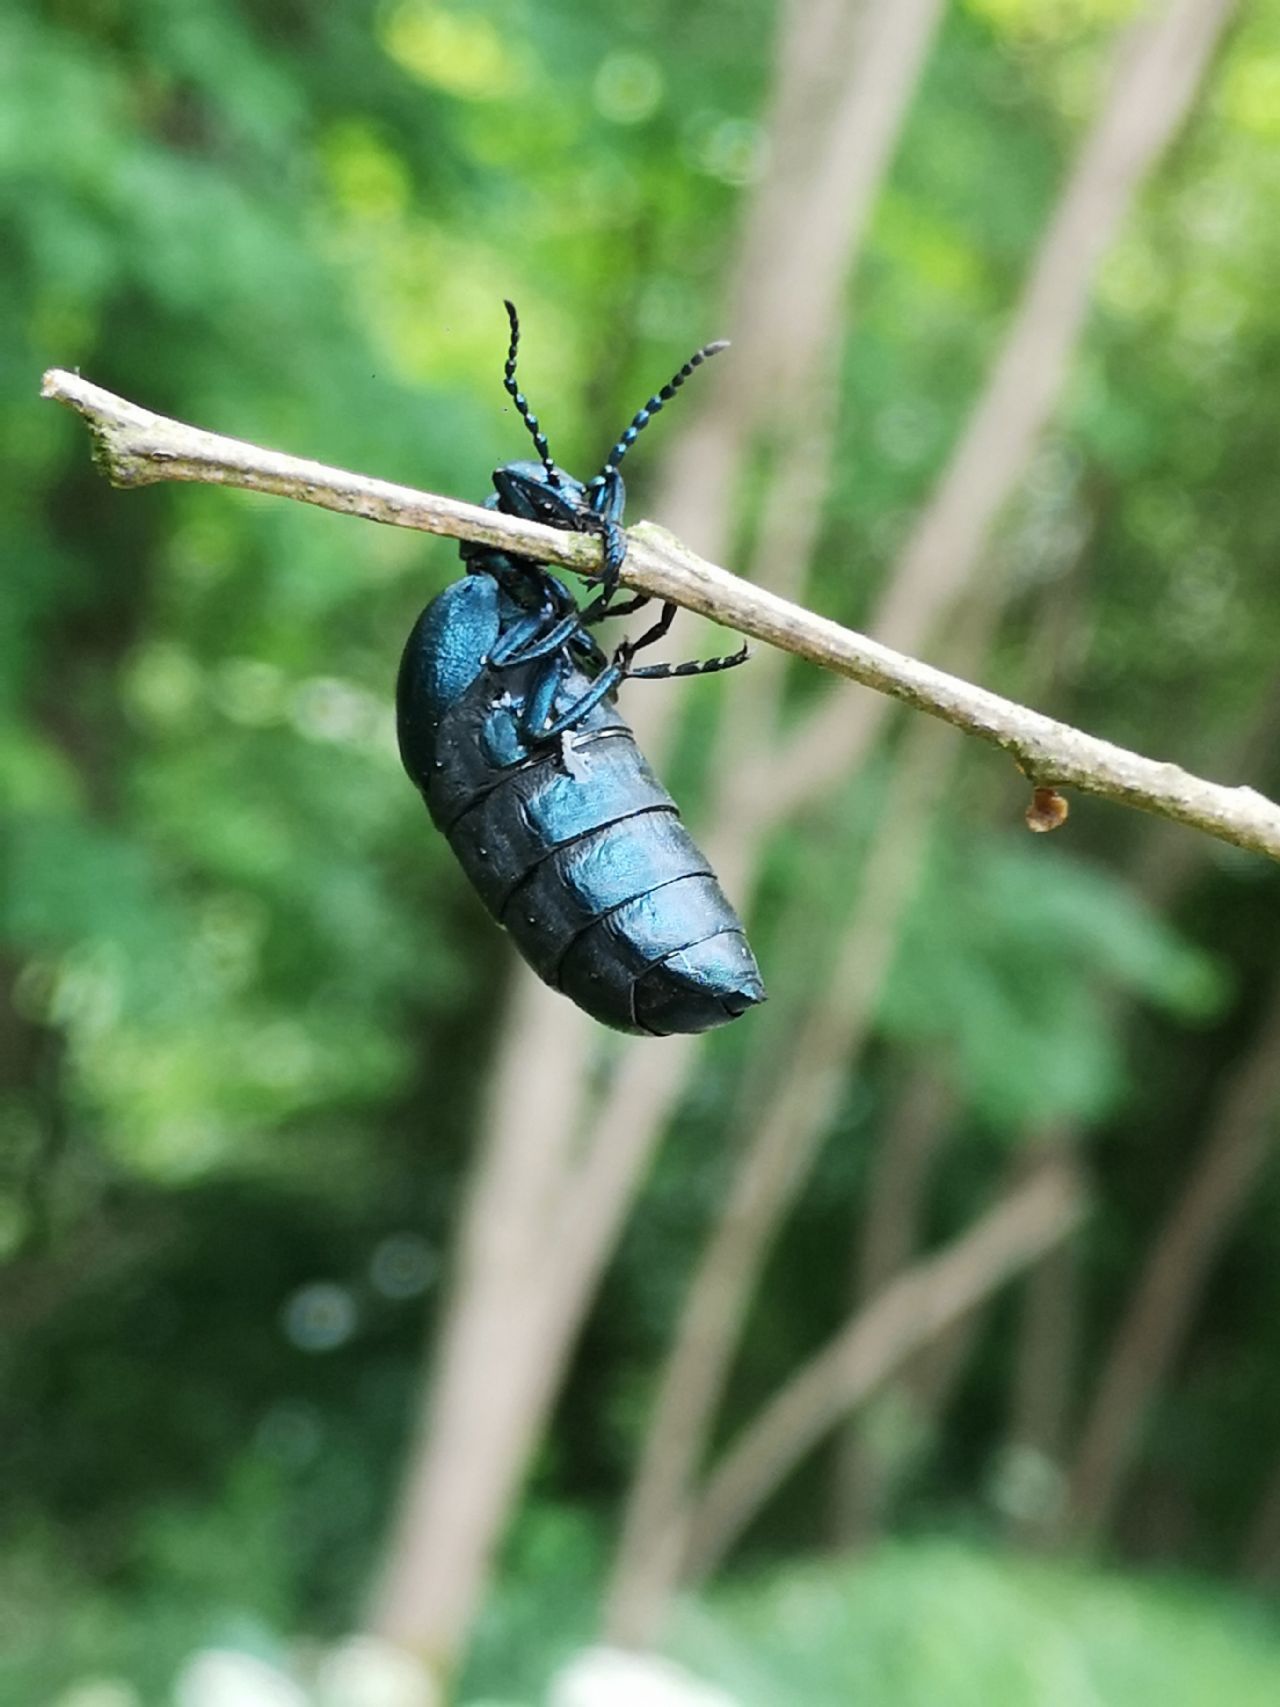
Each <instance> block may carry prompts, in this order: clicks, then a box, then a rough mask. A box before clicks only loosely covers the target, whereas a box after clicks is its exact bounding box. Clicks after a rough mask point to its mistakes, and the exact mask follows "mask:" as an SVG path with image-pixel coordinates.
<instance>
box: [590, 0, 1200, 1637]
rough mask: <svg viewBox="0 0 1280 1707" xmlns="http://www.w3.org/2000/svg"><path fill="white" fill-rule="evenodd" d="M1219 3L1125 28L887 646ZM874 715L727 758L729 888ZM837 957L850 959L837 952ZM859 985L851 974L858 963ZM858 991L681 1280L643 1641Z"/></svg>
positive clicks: (939, 579) (1041, 406)
mask: <svg viewBox="0 0 1280 1707" xmlns="http://www.w3.org/2000/svg"><path fill="white" fill-rule="evenodd" d="M1229 10H1230V5H1229V4H1228V3H1227V0H1218V3H1217V4H1215V5H1213V6H1211V7H1209V8H1204V7H1197V8H1193V7H1189V6H1188V5H1187V4H1186V3H1185V0H1178V3H1175V4H1173V5H1171V6H1170V7H1168V8H1167V9H1166V10H1165V11H1164V12H1162V13H1161V14H1160V15H1159V16H1158V17H1157V18H1156V19H1154V20H1153V21H1152V22H1150V23H1145V24H1143V25H1141V26H1140V27H1138V28H1137V29H1136V30H1134V31H1132V32H1130V34H1129V35H1128V36H1127V37H1126V39H1125V41H1124V43H1123V46H1122V49H1121V52H1120V55H1119V64H1118V67H1117V71H1116V75H1115V78H1114V81H1113V87H1112V90H1111V93H1110V96H1109V98H1108V101H1107V102H1106V104H1105V106H1104V110H1103V112H1102V114H1101V116H1100V118H1099V120H1098V122H1097V123H1096V125H1095V127H1094V130H1093V131H1092V133H1091V135H1090V137H1089V138H1088V139H1087V141H1086V143H1085V145H1084V148H1083V150H1082V153H1081V157H1080V161H1079V164H1078V166H1077V169H1076V171H1075V173H1074V174H1073V176H1072V179H1071V181H1070V183H1069V184H1068V186H1067V189H1066V191H1065V193H1064V196H1063V199H1062V202H1061V203H1060V205H1059V209H1058V211H1057V212H1056V213H1055V215H1054V217H1053V219H1052V221H1051V223H1050V227H1049V230H1048V232H1047V234H1046V238H1045V240H1044V243H1043V245H1042V247H1041V251H1040V254H1039V256H1038V257H1037V260H1036V262H1035V265H1034V266H1033V269H1032V273H1031V277H1030V280H1029V283H1028V286H1027V290H1026V293H1025V295H1024V298H1023V302H1022V305H1021V307H1020V309H1019V311H1018V313H1017V315H1016V316H1015V319H1014V322H1013V325H1012V328H1011V331H1010V334H1009V337H1008V339H1007V341H1006V344H1005V347H1004V349H1003V350H1002V352H1001V355H1000V358H999V360H998V361H997V363H996V366H995V368H994V370H993V373H992V377H991V380H990V381H989V383H988V386H987V388H986V390H985V392H984V394H983V396H982V398H981V400H980V402H979V404H978V406H977V408H976V410H975V412H974V415H973V417H972V419H971V422H970V425H969V428H968V429H967V431H966V433H965V434H964V436H963V437H962V440H961V442H960V444H959V446H958V447H957V450H956V452H955V454H954V456H953V458H952V461H951V463H950V465H949V467H948V469H947V471H946V473H945V474H944V476H943V479H942V482H941V484H940V486H939V489H938V491H937V493H936V495H935V497H934V499H933V500H932V501H931V503H930V505H929V506H928V508H927V510H926V512H925V515H924V516H923V518H922V520H921V523H920V524H919V526H918V527H917V529H916V530H915V533H914V534H913V536H912V538H911V540H910V541H909V543H908V546H907V548H906V551H905V553H904V556H903V558H902V560H901V562H900V564H899V566H898V568H897V570H896V572H895V573H894V575H893V576H892V578H891V580H890V583H889V586H888V589H887V592H886V594H885V596H884V598H883V599H882V600H881V605H880V609H879V612H878V613H877V617H876V619H875V621H874V623H873V624H872V627H873V629H874V631H875V632H876V633H877V634H878V635H880V636H881V637H882V638H884V639H886V640H887V641H889V642H890V643H891V644H893V645H896V646H900V647H903V648H905V649H907V650H917V649H919V647H920V645H921V642H922V640H923V639H924V638H925V637H926V636H927V635H928V633H929V632H930V630H931V629H932V627H933V625H934V624H935V622H936V621H937V620H938V619H939V618H940V616H941V615H942V614H943V613H944V611H945V610H946V609H947V608H949V607H950V606H951V605H952V604H953V603H954V601H955V600H956V598H957V595H958V593H959V592H960V590H961V589H962V588H963V586H964V585H965V583H966V581H967V580H968V579H969V578H970V577H972V576H973V575H974V574H975V573H976V570H977V568H978V560H979V554H980V552H981V549H982V547H983V544H984V542H985V539H986V534H987V531H988V529H989V527H990V525H991V524H992V522H993V521H994V520H995V518H996V516H997V515H998V513H999V511H1000V509H1001V508H1002V507H1003V505H1004V503H1005V502H1006V500H1007V499H1008V497H1009V496H1010V495H1011V493H1012V491H1013V489H1014V487H1015V486H1016V484H1017V481H1018V479H1019V477H1020V475H1021V472H1022V470H1023V468H1024V467H1025V465H1026V462H1027V460H1028V459H1029V457H1030V455H1031V452H1032V450H1033V448H1034V445H1035V443H1036V441H1037V438H1038V435H1039V433H1040V431H1041V429H1042V428H1043V426H1044V424H1045V421H1046V420H1047V417H1048V414H1049V411H1050V408H1051V406H1052V403H1053V401H1054V400H1055V397H1056V392H1057V389H1058V387H1059V385H1060V383H1061V379H1062V376H1063V374H1064V372H1065V366H1066V360H1067V355H1068V352H1069V350H1070V347H1071V345H1072V343H1073V342H1074V339H1075V336H1076V334H1077V332H1078V330H1079V327H1080V324H1081V322H1082V320H1083V317H1084V312H1085V307H1086V304H1087V299H1088V291H1089V286H1090V284H1091V281H1092V276H1093V272H1094V270H1095V268H1096V265H1097V262H1098V260H1099V259H1100V257H1101V255H1102V253H1103V251H1104V249H1105V247H1106V245H1107V244H1108V243H1109V241H1110V240H1111V238H1112V236H1113V235H1114V233H1115V231H1116V228H1117V227H1118V225H1119V223H1120V220H1121V218H1122V217H1123V214H1124V213H1125V211H1126V210H1127V208H1128V206H1129V203H1130V201H1131V198H1132V196H1133V195H1134V193H1135V192H1136V190H1137V187H1138V185H1139V184H1140V183H1141V181H1142V178H1143V177H1144V175H1145V173H1146V172H1147V171H1148V170H1149V168H1150V167H1151V165H1152V164H1153V162H1154V160H1155V159H1156V157H1157V156H1158V154H1159V152H1160V150H1161V149H1162V147H1163V146H1164V144H1165V143H1166V142H1167V141H1168V139H1169V137H1170V135H1171V134H1172V133H1173V131H1174V129H1175V128H1176V126H1177V124H1178V123H1179V122H1180V120H1181V119H1182V117H1183V116H1184V115H1185V112H1186V109H1187V106H1188V105H1189V102H1190V100H1191V97H1192V95H1193V93H1194V90H1195V88H1196V86H1197V83H1198V79H1199V75H1200V73H1201V71H1202V70H1203V68H1204V65H1205V63H1206V61H1207V59H1208V56H1209V53H1210V51H1211V48H1212V46H1213V43H1214V41H1215V40H1216V37H1217V33H1218V31H1219V30H1220V29H1221V27H1222V25H1223V23H1224V22H1225V19H1226V16H1227V15H1228V12H1229ZM1208 14H1211V15H1212V16H1211V18H1210V17H1209V16H1208ZM1207 26H1208V27H1207ZM885 715H886V711H885V708H884V707H883V706H882V705H878V704H874V703H871V700H870V696H868V695H865V694H862V695H858V694H856V693H855V694H854V695H853V696H848V695H846V694H844V693H843V692H842V691H840V690H833V691H832V692H831V693H829V694H828V695H827V696H826V704H825V705H824V706H823V707H821V708H820V709H819V711H818V712H816V713H812V714H810V716H809V717H808V719H807V720H806V722H805V724H803V725H802V726H801V728H800V730H799V732H798V733H797V734H795V735H793V736H791V737H790V738H789V739H788V740H787V742H786V743H785V745H784V747H783V749H782V751H781V753H780V754H777V755H775V754H773V753H769V752H766V754H765V755H764V756H763V757H761V758H759V759H758V760H756V761H755V762H754V763H750V762H748V763H744V764H742V765H741V766H737V767H734V768H733V769H732V771H731V772H730V773H728V774H731V775H732V776H733V777H734V779H735V781H734V783H733V784H731V786H730V791H729V792H728V793H726V795H725V797H724V798H723V799H722V800H721V801H720V802H719V809H718V811H717V813H716V817H715V826H716V832H715V836H714V839H713V841H712V844H711V845H712V848H713V849H714V857H715V859H716V861H717V863H718V865H719V866H720V869H721V870H722V872H723V873H724V874H725V875H726V876H727V877H728V878H729V880H730V882H731V883H732V881H733V878H734V877H735V876H736V875H737V873H738V872H741V873H742V881H741V883H740V884H738V885H737V887H739V888H744V887H745V886H746V881H747V871H748V869H749V865H750V864H753V863H754V860H755V858H756V855H757V852H758V849H759V846H760V842H761V839H762V836H763V832H764V829H765V828H766V827H767V824H768V823H770V822H772V821H773V818H774V815H775V814H778V813H780V812H782V811H791V810H795V809H797V808H798V807H799V806H801V805H802V804H804V803H805V802H807V801H808V800H810V799H812V798H813V797H814V796H815V795H821V794H822V793H823V792H824V791H826V790H827V789H828V788H830V787H831V786H834V785H835V784H836V783H837V782H838V780H839V779H840V778H841V777H842V776H843V775H844V774H845V772H846V771H847V770H848V769H849V768H851V767H852V766H853V765H855V764H856V763H857V762H858V760H859V759H860V758H861V757H862V756H863V754H864V753H865V752H866V750H867V747H868V746H869V744H870V742H871V740H872V739H873V738H874V735H875V734H876V733H877V732H878V731H879V729H880V728H881V726H882V719H883V717H884V716H885ZM722 774H724V773H722ZM766 801H767V802H768V806H767V807H766V806H764V805H762V803H763V802H766ZM842 958H845V957H844V956H842ZM847 963H848V964H854V961H853V959H852V957H849V958H848V960H847ZM859 984H860V987H861V988H863V989H865V988H866V986H865V985H863V984H862V969H861V968H860V970H859ZM865 1001H866V997H865V995H859V997H858V998H857V1000H856V1001H855V1002H851V1003H850V1004H849V1005H848V1008H847V1011H846V1012H845V1013H844V1014H838V1015H835V1016H833V1020H832V1024H831V1025H830V1027H826V1026H824V1025H823V1024H822V1023H821V1015H819V1016H817V1017H816V1018H815V1021H814V1023H813V1024H812V1026H811V1027H810V1028H808V1029H807V1031H806V1033H805V1034H804V1035H805V1039H806V1041H805V1043H804V1044H802V1046H801V1049H800V1050H799V1051H794V1050H793V1051H789V1054H790V1057H791V1059H790V1062H789V1066H790V1067H791V1068H794V1065H795V1062H796V1061H800V1060H802V1061H803V1064H804V1067H805V1069H806V1070H807V1071H808V1073H809V1075H810V1078H811V1083H810V1086H809V1087H808V1089H807V1090H806V1091H805V1092H804V1093H803V1094H802V1093H801V1092H800V1091H799V1090H798V1089H796V1087H797V1085H798V1084H799V1075H798V1074H793V1073H792V1072H787V1071H784V1073H783V1075H782V1083H783V1085H784V1087H789V1089H784V1090H783V1091H781V1092H779V1094H778V1096H777V1097H776V1098H775V1100H774V1101H773V1103H772V1104H771V1109H770V1113H769V1115H768V1116H767V1117H766V1120H765V1121H764V1122H763V1123H762V1124H761V1126H760V1129H759V1138H758V1143H757V1144H756V1145H754V1146H751V1147H749V1149H748V1151H747V1158H746V1160H745V1162H744V1164H743V1166H742V1169H741V1172H740V1175H739V1178H738V1180H737V1182H736V1184H735V1186H734V1188H733V1191H732V1194H731V1198H730V1205H729V1208H728V1209H727V1211H726V1215H725V1218H724V1222H723V1224H722V1226H721V1229H720V1230H719V1231H718V1232H717V1233H716V1234H715V1235H713V1243H712V1245H711V1246H710V1247H709V1249H708V1253H707V1256H706V1257H705V1258H704V1261H703V1264H702V1265H701V1266H700V1269H699V1272H698V1275H697V1277H696V1278H695V1281H694V1283H693V1288H692V1290H691V1294H690V1300H689V1303H688V1305H687V1306H686V1312H685V1314H684V1316H683V1317H682V1321H681V1324H680V1326H679V1327H678V1329H677V1341H676V1345H675V1347H674V1349H673V1352H672V1354H671V1358H670V1360H669V1362H668V1365H667V1369H666V1371H665V1372H664V1376H663V1379H662V1383H661V1386H660V1391H659V1398H658V1401H657V1409H656V1413H655V1421H654V1425H653V1429H652V1432H651V1434H650V1436H649V1438H648V1439H647V1440H646V1444H645V1449H644V1454H643V1457H642V1462H641V1466H640V1469H639V1472H638V1475H637V1479H636V1483H635V1485H634V1488H633V1492H632V1496H631V1499H630V1501H629V1505H628V1511H627V1516H626V1521H625V1524H624V1534H623V1541H622V1546H621V1550H620V1554H619V1560H618V1564H617V1567H616V1569H615V1574H614V1579H613V1584H612V1588H611V1593H610V1602H609V1613H608V1619H607V1629H608V1632H609V1635H610V1637H611V1639H613V1640H618V1641H624V1642H643V1641H646V1640H648V1639H649V1638H650V1635H651V1632H652V1630H653V1628H654V1627H655V1623H656V1620H657V1619H658V1618H659V1617H660V1615H661V1609H662V1607H663V1606H664V1605H665V1603H666V1599H667V1596H668V1594H669V1591H670V1587H671V1585H672V1583H673V1582H674V1580H675V1572H676V1571H677V1570H678V1551H679V1549H678V1547H676V1548H675V1551H673V1550H672V1549H673V1543H672V1539H671V1538H672V1537H673V1536H675V1534H676V1532H677V1527H678V1526H677V1525H676V1524H675V1523H673V1521H671V1520H672V1519H673V1518H674V1516H675V1515H676V1514H678V1512H679V1510H680V1509H681V1508H682V1507H683V1506H684V1504H685V1503H686V1502H687V1500H688V1498H689V1497H690V1480H691V1476H692V1474H694V1473H695V1472H696V1466H697V1462H698V1459H699V1457H700V1454H701V1451H702V1445H703V1442H704V1440H705V1438H706V1433H707V1429H708V1426H709V1420H710V1416H711V1414H712V1413H713V1409H714V1405H715V1403H716V1400H717V1398H718V1393H719V1388H720V1385H721V1382H722V1379H723V1375H724V1373H725V1371H726V1370H727V1366H728V1357H729V1352H730V1349H731V1347H732V1345H733V1343H734V1342H735V1340H736V1337H737V1335H738V1333H739V1331H740V1328H741V1322H742V1318H743V1316H744V1314H745V1310H746V1307H747V1304H748V1302H749V1298H750V1293H751V1287H752V1285H753V1282H754V1276H755V1274H756V1272H757V1270H758V1265H759V1262H760V1261H761V1260H762V1257H763V1254H764V1252H765V1250H766V1249H767V1247H768V1243H769V1240H770V1238H771V1236H772V1232H773V1229H774V1227H775V1226H776V1224H777V1221H778V1219H779V1218H780V1216H781V1215H782V1214H783V1213H784V1212H785V1209H786V1207H787V1206H788V1205H789V1203H790V1201H791V1199H792V1196H793V1194H794V1192H795V1190H796V1189H797V1188H798V1185H799V1183H800V1182H801V1181H802V1179H803V1177H804V1174H805V1172H806V1171H807V1168H808V1165H809V1163H810V1161H811V1160H812V1156H813V1154H814V1152H815V1149H816V1143H817V1139H818V1137H819V1136H820V1131H815V1130H814V1127H813V1125H812V1123H811V1118H810V1110H811V1109H812V1108H815V1107H816V1108H818V1109H820V1110H822V1111H824V1113H826V1112H829V1106H830V1095H831V1090H832V1084H833V1083H834V1051H833V1047H832V1044H833V1039H838V1038H840V1037H845V1038H851V1037H853V1036H856V1034H857V1027H858V1024H859V1023H860V1020H856V1019H854V1018H853V1015H854V1013H855V1011H857V1012H859V1013H860V1012H861V1011H862V1010H861V1006H860V1004H865ZM815 1086H816V1087H817V1088H816V1089H815V1088H814V1087H815ZM618 1112H619V1113H621V1112H622V1111H621V1109H619V1111H618ZM633 1112H634V1111H633ZM661 1112H662V1113H663V1114H665V1113H666V1112H667V1111H666V1110H662V1111H661ZM799 1134H803V1142H801V1141H800V1139H799V1137H798V1135H799ZM717 1318H718V1319H717ZM664 1538H665V1539H664Z"/></svg>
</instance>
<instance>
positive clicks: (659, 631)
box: [630, 602, 676, 656]
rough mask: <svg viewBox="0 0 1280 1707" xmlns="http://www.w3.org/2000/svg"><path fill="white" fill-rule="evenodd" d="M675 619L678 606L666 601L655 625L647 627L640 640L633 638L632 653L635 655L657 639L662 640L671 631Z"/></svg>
mask: <svg viewBox="0 0 1280 1707" xmlns="http://www.w3.org/2000/svg"><path fill="white" fill-rule="evenodd" d="M675 619H676V606H675V605H673V604H668V603H665V602H664V604H663V606H662V614H661V616H659V618H658V620H657V622H655V623H654V625H653V627H652V628H646V629H645V631H644V633H643V634H642V635H641V636H640V638H639V640H633V641H632V642H631V654H630V655H632V656H633V655H634V654H635V653H637V652H639V651H640V650H641V649H642V648H643V647H645V646H652V645H653V643H654V641H655V640H661V639H662V638H663V636H664V635H666V634H667V633H668V632H669V631H670V628H671V624H672V623H673V622H674V621H675Z"/></svg>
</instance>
